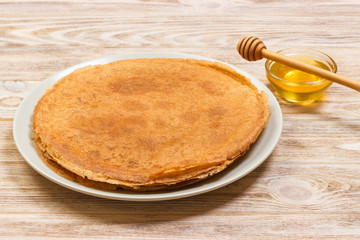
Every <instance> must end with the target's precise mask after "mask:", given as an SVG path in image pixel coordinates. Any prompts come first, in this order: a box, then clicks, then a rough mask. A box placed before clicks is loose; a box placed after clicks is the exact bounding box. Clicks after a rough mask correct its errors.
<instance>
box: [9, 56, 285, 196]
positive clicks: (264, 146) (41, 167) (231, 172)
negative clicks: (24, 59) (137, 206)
mask: <svg viewBox="0 0 360 240" xmlns="http://www.w3.org/2000/svg"><path fill="white" fill-rule="evenodd" d="M135 58H193V59H202V60H208V61H217V60H214V59H211V58H206V57H201V56H196V55H190V54H180V53H130V54H123V55H117V56H109V57H104V58H100V59H95V60H92V61H88V62H84V63H80V64H78V65H75V66H72V67H70V68H67V69H65V70H63V71H61V72H59V73H57V74H55V75H53V76H51V77H49V78H47V79H46V80H45V81H43V82H42V83H41V84H40V86H39V87H38V88H36V89H35V90H34V91H32V92H31V93H30V94H29V95H28V96H27V97H26V98H25V99H24V100H23V101H22V103H21V104H20V106H19V108H18V109H17V112H16V114H15V118H14V124H13V134H14V139H15V143H16V145H17V147H18V149H19V151H20V153H21V154H22V155H23V157H24V158H25V160H26V161H27V162H28V164H29V165H30V166H31V167H32V168H34V169H35V170H36V171H37V172H38V173H40V174H41V175H43V176H44V177H46V178H48V179H50V180H51V181H53V182H55V183H58V184H60V185H62V186H64V187H67V188H69V189H72V190H75V191H78V192H82V193H85V194H89V195H93V196H98V197H103V198H110V199H118V200H129V201H159V200H168V199H176V198H183V197H189V196H193V195H197V194H201V193H205V192H209V191H211V190H214V189H217V188H220V187H223V186H225V185H227V184H230V183H232V182H234V181H236V180H238V179H240V178H241V177H243V176H245V175H246V174H248V173H249V172H251V171H252V170H254V169H255V168H256V167H258V166H259V165H260V164H261V163H262V162H264V161H265V160H266V159H267V157H268V156H269V155H270V154H271V153H272V151H273V150H274V148H275V146H276V144H277V142H278V140H279V138H280V135H281V130H282V113H281V109H280V106H279V103H278V102H277V100H276V98H275V97H274V95H273V94H272V93H271V91H270V90H269V89H268V88H267V87H265V85H263V84H262V83H261V82H260V81H259V80H257V79H256V78H254V77H252V76H250V75H249V74H248V73H246V72H244V71H242V70H240V69H237V68H236V67H234V66H231V65H229V64H227V65H229V66H230V67H232V68H233V69H235V70H236V71H238V72H239V73H240V74H242V75H244V76H246V77H248V78H249V79H251V81H252V83H253V84H254V85H255V86H256V87H257V88H258V89H259V90H263V91H265V92H266V94H267V95H268V99H269V103H270V111H271V117H270V119H269V122H268V123H267V125H266V127H265V128H264V130H263V132H262V133H261V135H260V136H259V138H258V139H257V141H256V142H255V144H254V145H253V146H252V147H251V149H250V151H249V152H248V153H247V154H246V155H245V156H243V157H242V158H241V159H240V160H239V161H237V162H236V163H235V164H233V165H232V166H231V167H230V168H228V169H226V170H225V171H223V172H221V173H219V174H217V175H215V176H213V177H212V178H210V179H207V180H205V181H202V182H200V183H197V184H193V185H190V186H187V187H185V188H180V189H178V190H171V191H160V192H150V193H134V192H129V191H117V192H108V191H102V190H97V189H93V188H89V187H86V186H83V185H80V184H78V183H75V182H72V181H69V180H67V179H65V178H63V177H61V176H59V175H57V174H56V173H55V172H53V171H52V170H51V169H49V168H48V167H47V166H46V165H45V164H44V163H43V162H42V161H41V159H40V158H39V156H38V154H37V153H36V150H35V146H34V142H33V141H32V140H31V136H32V131H31V126H32V113H33V109H34V106H35V105H36V103H37V102H38V100H39V99H40V97H41V96H42V95H43V93H44V91H45V90H46V88H47V87H49V86H51V85H53V84H54V83H55V82H56V81H58V80H59V79H61V78H62V77H64V76H66V75H68V74H69V73H71V72H73V71H74V70H75V69H77V68H81V67H84V66H87V65H96V64H106V63H110V62H113V61H117V60H123V59H135ZM218 62H220V61H218ZM222 63H223V62H222ZM224 64H226V63H224Z"/></svg>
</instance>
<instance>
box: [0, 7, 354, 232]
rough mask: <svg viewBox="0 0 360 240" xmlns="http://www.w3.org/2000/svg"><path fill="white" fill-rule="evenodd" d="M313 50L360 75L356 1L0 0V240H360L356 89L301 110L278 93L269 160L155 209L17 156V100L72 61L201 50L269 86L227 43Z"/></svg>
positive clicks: (337, 91)
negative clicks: (69, 184) (100, 192)
mask: <svg viewBox="0 0 360 240" xmlns="http://www.w3.org/2000/svg"><path fill="white" fill-rule="evenodd" d="M248 35H254V36H258V37H260V38H261V39H262V40H264V42H265V44H266V45H267V46H268V48H269V49H272V50H280V49H282V48H285V47H294V46H297V47H312V48H316V49H319V50H322V51H324V52H326V53H328V54H329V55H330V56H332V57H333V58H334V59H335V61H336V62H337V64H338V68H339V71H338V72H339V73H340V74H342V75H345V76H348V77H350V78H354V79H359V80H360V2H359V1H354V0H344V1H340V0H319V1H315V0H313V1H312V0H296V1H280V0H246V1H221V0H209V1H192V0H179V1H176V0H157V1H150V0H143V1H140V0H138V1H130V0H123V1H115V0H112V1H100V0H96V1H81V0H77V1H72V0H58V1H41V0H36V1H35V0H34V1H4V0H0V66H1V67H0V81H1V82H0V125H1V128H0V238H3V239H14V238H18V239H24V238H28V239H42V238H50V239H55V238H64V239H67V238H69V239H74V238H91V239H96V238H101V239H293V238H297V239H308V238H315V239H333V238H338V239H360V94H359V93H358V92H355V91H354V90H351V89H347V88H345V87H343V86H339V85H336V84H333V85H332V86H331V87H330V89H329V90H328V94H327V97H326V99H324V100H323V101H321V102H318V103H316V104H314V105H312V106H310V107H302V106H296V105H291V104H288V103H285V102H284V101H282V100H281V99H279V98H278V100H279V102H280V104H281V108H282V111H283V114H284V127H283V133H282V136H281V139H280V141H279V144H278V146H277V148H276V149H275V151H274V152H273V154H272V155H271V156H270V157H269V158H268V159H267V160H266V162H265V163H264V164H262V165H261V166H260V167H259V168H257V169H256V170H255V171H253V172H252V173H250V174H249V175H247V176H246V177H244V178H242V179H241V180H239V181H237V182H235V183H233V184H231V185H228V186H226V187H224V188H221V189H219V190H216V191H213V192H210V193H206V194H203V195H199V196H195V197H190V198H186V199H180V200H172V201H164V202H148V203H138V202H125V201H113V200H106V199H101V198H96V197H91V196H87V195H84V194H81V193H77V192H74V191H71V190H68V189H66V188H63V187H61V186H58V185H57V184H55V183H52V182H51V181H49V180H47V179H45V178H43V177H42V176H40V175H39V174H37V173H36V172H35V171H34V170H33V169H32V168H31V167H30V166H29V165H28V164H27V163H26V162H25V161H24V160H23V158H22V156H21V155H20V154H19V152H18V150H17V148H16V146H15V144H14V141H13V137H12V120H13V116H14V114H15V111H16V109H17V106H18V105H19V103H20V102H21V100H22V99H23V97H24V96H26V95H27V94H28V93H29V92H30V91H32V90H33V89H34V88H35V87H36V86H38V85H39V84H40V82H41V81H43V80H44V79H45V78H47V77H48V76H50V75H52V74H54V73H56V72H58V71H60V70H62V69H64V68H66V67H69V66H72V65H74V64H77V63H80V62H83V61H87V60H91V59H94V58H99V57H103V56H108V55H114V54H121V53H128V52H138V51H164V52H166V51H171V52H183V53H190V54H198V55H203V56H206V57H211V58H215V59H218V60H221V61H225V62H228V63H230V64H233V65H235V66H237V67H239V68H241V69H243V70H245V71H247V72H249V73H250V74H252V75H253V76H255V77H257V78H258V79H260V80H261V81H262V82H263V83H265V84H266V85H267V86H268V87H270V86H269V84H268V82H267V80H266V78H265V74H264V66H263V65H264V61H260V62H253V63H249V62H246V61H244V60H242V59H241V58H240V57H239V56H238V54H237V53H236V50H235V47H236V43H237V41H238V40H239V39H240V38H241V37H244V36H248Z"/></svg>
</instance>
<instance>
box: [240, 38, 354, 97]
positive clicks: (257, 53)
mask: <svg viewBox="0 0 360 240" xmlns="http://www.w3.org/2000/svg"><path fill="white" fill-rule="evenodd" d="M237 51H238V52H239V54H240V55H241V56H242V57H243V58H245V59H246V60H248V61H257V60H260V59H262V58H267V59H270V60H272V61H275V62H279V63H282V64H284V65H286V66H289V67H292V68H295V69H298V70H301V71H303V72H306V73H310V74H313V75H316V76H319V77H322V78H325V79H328V80H330V81H333V82H336V83H338V84H341V85H344V86H346V87H349V88H352V89H354V90H356V91H358V92H360V81H356V80H354V79H351V78H348V77H344V76H340V75H338V74H336V73H333V72H330V71H327V70H324V69H322V68H319V67H316V66H313V65H311V64H307V63H304V62H301V61H299V60H296V59H294V58H291V57H287V56H285V55H282V54H280V53H277V52H273V51H270V50H268V49H267V48H266V46H265V44H264V43H263V42H262V41H261V40H260V39H259V38H256V37H246V38H243V39H241V40H240V41H239V43H238V45H237Z"/></svg>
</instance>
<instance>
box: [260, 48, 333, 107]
mask: <svg viewBox="0 0 360 240" xmlns="http://www.w3.org/2000/svg"><path fill="white" fill-rule="evenodd" d="M278 53H281V54H283V55H286V56H288V57H292V58H295V59H297V60H299V61H302V62H305V63H308V64H311V65H314V66H316V67H320V68H322V69H325V70H328V71H331V72H334V73H336V71H337V65H336V63H335V61H334V60H333V59H332V58H331V57H330V56H328V55H327V54H325V53H323V52H321V51H318V50H315V49H310V48H287V49H284V50H280V51H278ZM265 69H266V77H267V79H268V80H269V82H270V83H271V85H272V87H273V88H274V89H275V91H276V92H277V93H278V94H279V95H280V96H281V97H282V98H284V99H285V100H287V101H289V102H292V103H297V104H301V105H307V104H311V103H313V102H315V101H317V100H320V99H322V98H323V96H324V92H325V91H326V89H327V88H328V87H329V86H330V85H331V84H332V82H331V81H329V80H326V79H324V78H321V77H318V76H316V75H313V74H309V73H305V72H303V71H300V70H298V69H295V68H292V67H288V66H285V65H283V64H281V63H278V62H275V61H272V60H267V61H266V62H265Z"/></svg>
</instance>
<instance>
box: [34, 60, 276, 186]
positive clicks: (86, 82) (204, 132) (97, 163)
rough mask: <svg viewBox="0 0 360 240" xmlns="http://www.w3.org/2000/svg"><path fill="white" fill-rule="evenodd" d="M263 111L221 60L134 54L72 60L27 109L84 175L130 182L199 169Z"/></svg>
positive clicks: (48, 143) (252, 127)
mask: <svg viewBox="0 0 360 240" xmlns="http://www.w3.org/2000/svg"><path fill="white" fill-rule="evenodd" d="M269 115H270V111H269V106H268V102H267V99H266V95H265V93H263V92H261V93H259V92H258V90H257V89H256V87H254V86H253V85H252V84H251V83H250V81H249V80H248V79H246V78H245V77H244V76H242V75H240V74H238V73H237V72H235V71H234V70H232V69H231V68H229V67H227V66H226V65H223V64H220V63H212V62H208V61H201V60H194V59H186V60H185V59H135V60H122V61H117V62H113V63H109V64H106V65H97V66H89V67H85V68H82V69H78V70H76V71H74V72H73V73H71V74H69V75H67V76H65V77H64V78H62V79H61V80H59V81H58V82H57V83H56V84H55V85H54V86H53V87H52V88H50V89H48V90H47V91H46V93H45V94H44V96H43V97H42V98H41V99H40V100H39V102H38V104H37V105H36V107H35V110H34V116H33V120H34V122H33V131H34V135H35V136H34V138H35V141H36V143H37V144H39V145H40V148H42V149H43V151H46V153H47V154H49V155H50V156H51V157H52V158H53V159H54V160H55V161H56V162H57V163H58V164H60V165H61V166H63V167H64V168H66V169H68V170H70V171H71V172H74V173H76V174H78V175H80V176H82V177H86V178H88V179H91V180H95V181H100V182H107V183H112V184H119V185H124V186H127V187H131V188H137V187H143V186H157V185H172V184H177V183H179V182H183V181H190V180H192V179H195V178H199V179H202V178H206V177H207V176H210V175H212V174H214V173H216V172H219V171H221V170H222V169H224V168H225V167H226V166H227V165H228V164H230V163H231V162H232V161H234V159H236V158H237V157H238V156H240V155H242V154H243V153H244V152H245V151H246V150H247V149H248V148H249V146H250V144H251V143H253V142H254V141H255V140H256V138H257V137H258V135H259V134H260V132H261V130H262V129H263V128H264V127H265V125H266V122H267V121H268V118H269Z"/></svg>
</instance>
